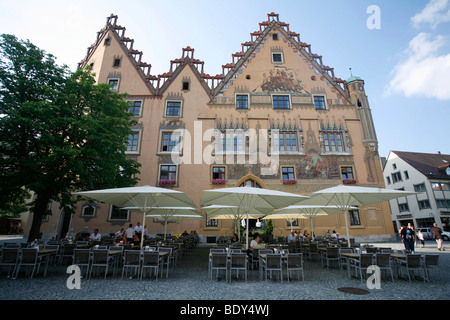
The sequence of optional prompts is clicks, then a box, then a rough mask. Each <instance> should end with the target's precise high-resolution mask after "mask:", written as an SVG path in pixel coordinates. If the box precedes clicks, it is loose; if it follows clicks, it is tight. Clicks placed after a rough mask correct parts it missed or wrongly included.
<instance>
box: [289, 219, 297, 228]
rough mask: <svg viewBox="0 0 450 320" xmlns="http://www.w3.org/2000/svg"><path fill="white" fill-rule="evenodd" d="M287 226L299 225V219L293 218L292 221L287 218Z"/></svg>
mask: <svg viewBox="0 0 450 320" xmlns="http://www.w3.org/2000/svg"><path fill="white" fill-rule="evenodd" d="M286 223H287V226H288V228H289V227H298V219H293V220H292V221H290V220H286Z"/></svg>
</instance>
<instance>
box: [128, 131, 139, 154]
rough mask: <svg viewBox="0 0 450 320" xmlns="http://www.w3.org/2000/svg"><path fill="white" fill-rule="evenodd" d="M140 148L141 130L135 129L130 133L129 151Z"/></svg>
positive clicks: (135, 150)
mask: <svg viewBox="0 0 450 320" xmlns="http://www.w3.org/2000/svg"><path fill="white" fill-rule="evenodd" d="M138 149H139V132H137V131H135V132H132V133H130V134H129V135H128V143H127V151H130V152H137V151H138Z"/></svg>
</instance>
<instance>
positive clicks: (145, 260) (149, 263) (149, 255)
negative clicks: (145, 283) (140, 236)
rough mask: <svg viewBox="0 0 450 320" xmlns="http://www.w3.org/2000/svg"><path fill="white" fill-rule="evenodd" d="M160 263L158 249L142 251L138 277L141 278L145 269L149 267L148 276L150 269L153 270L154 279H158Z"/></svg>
mask: <svg viewBox="0 0 450 320" xmlns="http://www.w3.org/2000/svg"><path fill="white" fill-rule="evenodd" d="M162 263H163V261H162V258H161V257H160V255H159V252H158V251H144V253H143V256H142V266H141V276H140V279H142V276H143V274H144V271H145V269H150V276H151V275H152V272H151V271H152V270H155V279H158V272H159V269H160V268H162Z"/></svg>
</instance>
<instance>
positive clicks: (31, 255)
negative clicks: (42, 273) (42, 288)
mask: <svg viewBox="0 0 450 320" xmlns="http://www.w3.org/2000/svg"><path fill="white" fill-rule="evenodd" d="M41 262H46V261H43V260H42V258H41V257H40V256H39V251H38V249H37V248H22V253H21V255H20V258H19V263H18V264H17V269H16V275H15V277H16V278H17V276H18V274H19V271H20V268H21V267H26V268H27V272H26V274H27V275H29V276H30V278H33V275H34V274H35V272H36V273H37V272H38V271H39V268H40V266H41ZM30 269H31V274H30Z"/></svg>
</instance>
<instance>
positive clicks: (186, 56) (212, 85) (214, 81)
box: [78, 12, 351, 104]
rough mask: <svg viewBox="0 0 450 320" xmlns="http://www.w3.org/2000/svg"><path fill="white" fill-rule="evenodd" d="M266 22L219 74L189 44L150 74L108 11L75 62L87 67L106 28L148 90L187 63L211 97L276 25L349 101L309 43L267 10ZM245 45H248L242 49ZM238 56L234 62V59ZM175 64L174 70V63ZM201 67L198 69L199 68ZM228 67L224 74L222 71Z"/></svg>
mask: <svg viewBox="0 0 450 320" xmlns="http://www.w3.org/2000/svg"><path fill="white" fill-rule="evenodd" d="M267 17H268V19H267V21H264V22H261V23H260V24H259V28H260V30H259V31H256V32H253V33H251V34H250V35H251V41H248V42H245V43H242V51H241V52H237V53H235V54H233V55H232V58H233V61H232V62H231V63H228V64H225V65H223V66H222V74H221V75H215V76H211V75H209V74H205V73H204V68H203V67H204V62H203V61H200V60H198V59H194V58H193V52H194V49H191V48H190V47H187V48H184V49H183V56H182V57H181V58H179V59H175V60H172V61H170V62H171V67H170V71H169V72H166V73H164V74H161V75H158V76H154V75H151V74H150V71H151V64H148V63H146V62H143V61H142V51H139V50H136V49H134V48H133V44H134V40H133V39H130V38H128V37H125V30H126V28H125V27H122V26H120V25H117V18H118V17H117V16H116V15H113V14H111V15H110V16H109V17H107V19H106V25H105V27H104V28H103V29H102V30H100V31H99V32H97V39H96V41H95V43H94V44H92V45H91V46H90V47H89V48H88V50H87V54H86V57H85V58H84V59H83V60H82V61H81V62H80V63H79V64H78V65H79V67H84V66H86V64H87V62H88V61H89V59H90V57H91V56H92V55H93V53H94V52H95V50H96V49H97V47H98V46H99V45H100V44H101V43H102V41H103V40H104V38H105V37H106V35H107V34H108V32H109V31H111V32H112V33H113V34H114V36H115V37H116V39H117V40H118V41H119V42H120V43H121V45H122V48H123V50H124V51H125V52H126V53H127V56H128V57H129V58H130V60H131V61H132V62H133V64H134V65H135V67H136V69H137V70H138V72H139V74H140V76H141V78H142V79H143V81H144V82H145V83H146V84H147V85H148V87H149V88H150V90H151V92H152V93H153V94H155V95H161V94H162V93H164V91H165V90H166V89H167V88H168V87H169V85H170V83H172V81H173V80H174V79H175V78H176V76H177V75H178V74H179V73H180V72H181V70H182V69H183V68H184V67H185V66H187V65H188V66H190V67H191V69H192V70H193V72H194V74H195V75H196V77H197V78H198V80H199V81H200V82H201V84H202V86H203V87H204V88H205V90H206V92H207V94H208V95H209V96H210V97H211V98H213V97H215V96H216V95H217V94H218V93H219V92H220V91H221V90H222V89H223V87H224V86H225V85H226V84H227V82H228V80H229V79H231V78H232V77H233V76H234V75H235V74H236V72H238V71H239V68H240V67H241V66H242V65H243V64H244V63H245V62H246V61H247V59H248V57H249V56H250V55H252V54H253V53H254V52H255V50H256V48H257V47H258V45H259V44H260V42H261V41H263V40H264V38H265V37H266V36H267V35H268V33H269V32H270V31H271V30H273V29H274V28H277V29H278V30H279V31H280V32H281V33H282V34H283V35H284V37H286V39H287V40H288V41H289V42H290V43H291V45H292V46H293V47H294V48H295V49H296V50H298V51H299V52H301V53H302V54H303V56H304V57H305V58H306V59H307V60H308V61H309V62H310V63H311V64H312V65H313V66H314V67H315V68H316V69H317V70H318V71H319V72H320V73H321V75H322V76H324V77H325V78H326V79H327V80H328V81H329V83H330V84H331V85H332V86H333V87H334V88H335V89H336V90H337V91H338V92H339V93H340V94H341V95H342V97H343V98H345V99H347V100H348V102H349V103H350V104H351V102H350V100H349V94H348V90H347V84H346V81H345V80H342V79H340V78H337V77H335V75H334V69H333V68H331V67H329V66H326V65H324V64H323V63H322V56H320V55H317V54H314V53H312V52H311V45H310V44H307V43H304V42H301V41H300V35H299V34H298V33H295V32H291V31H290V30H289V24H287V23H284V22H281V21H280V20H279V16H278V14H275V13H273V12H272V13H270V14H268V15H267ZM244 48H247V49H246V50H244ZM236 59H237V61H236ZM174 65H175V69H173V66H174ZM199 66H201V69H199ZM226 69H227V70H228V72H227V73H225V70H226Z"/></svg>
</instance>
